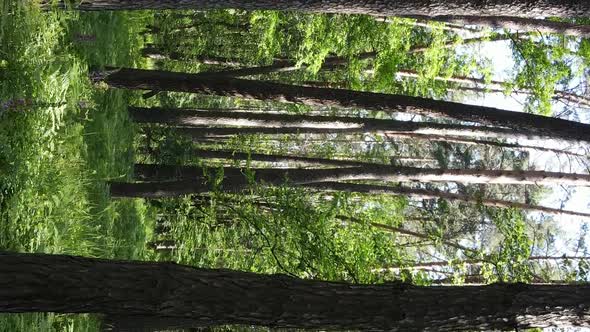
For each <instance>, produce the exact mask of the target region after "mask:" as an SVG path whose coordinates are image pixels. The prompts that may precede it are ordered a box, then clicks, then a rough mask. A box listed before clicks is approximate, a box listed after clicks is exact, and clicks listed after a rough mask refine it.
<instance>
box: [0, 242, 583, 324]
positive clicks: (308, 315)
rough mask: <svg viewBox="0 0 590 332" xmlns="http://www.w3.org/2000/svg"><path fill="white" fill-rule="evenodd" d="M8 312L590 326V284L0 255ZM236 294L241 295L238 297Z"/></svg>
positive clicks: (1, 307) (3, 305)
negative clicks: (334, 275)
mask: <svg viewBox="0 0 590 332" xmlns="http://www.w3.org/2000/svg"><path fill="white" fill-rule="evenodd" d="M0 285H1V287H0V311H1V312H11V313H20V312H58V313H100V314H105V315H112V316H129V317H133V316H145V317H154V316H155V317H170V318H179V319H191V320H194V321H195V322H202V323H203V325H205V326H207V325H221V324H247V325H262V326H270V327H284V328H307V329H326V330H336V329H339V330H364V331H460V330H502V329H504V330H507V329H515V328H519V329H520V328H523V329H524V328H530V327H545V326H566V325H575V326H590V323H589V322H590V317H589V314H590V312H589V309H588V308H590V300H589V299H590V286H588V285H525V284H494V285H489V286H469V287H460V286H457V287H436V286H434V287H418V286H412V285H408V284H403V283H393V284H382V285H351V284H346V283H332V282H323V281H314V280H302V279H296V278H292V277H288V276H285V275H259V274H254V273H247V272H238V271H230V270H209V269H196V268H191V267H186V266H180V265H176V264H173V263H147V262H129V261H109V260H100V259H93V258H82V257H72V256H59V255H45V254H16V253H2V254H0ZM236 299H239V301H236Z"/></svg>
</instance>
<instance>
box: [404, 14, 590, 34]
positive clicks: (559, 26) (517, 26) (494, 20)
mask: <svg viewBox="0 0 590 332" xmlns="http://www.w3.org/2000/svg"><path fill="white" fill-rule="evenodd" d="M415 18H419V19H428V20H433V21H438V22H444V23H451V24H458V25H461V26H464V25H480V26H488V27H492V28H495V29H509V30H516V31H537V32H540V33H552V34H562V35H568V36H576V37H588V36H590V25H587V24H575V23H569V22H557V21H548V20H540V19H535V18H523V17H510V16H459V15H450V16H435V17H421V16H416V17H415Z"/></svg>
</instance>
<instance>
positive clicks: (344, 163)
mask: <svg viewBox="0 0 590 332" xmlns="http://www.w3.org/2000/svg"><path fill="white" fill-rule="evenodd" d="M192 153H193V154H195V155H197V156H198V157H199V158H200V159H207V158H220V159H230V160H252V161H261V162H270V163H290V164H292V163H302V164H313V165H329V166H340V167H351V166H352V167H354V166H364V165H366V164H367V163H366V162H362V161H355V160H338V159H326V158H314V157H301V156H294V155H271V154H262V153H245V152H235V151H229V150H204V149H193V150H192Z"/></svg>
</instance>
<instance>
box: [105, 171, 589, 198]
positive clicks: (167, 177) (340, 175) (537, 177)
mask: <svg viewBox="0 0 590 332" xmlns="http://www.w3.org/2000/svg"><path fill="white" fill-rule="evenodd" d="M213 171H216V172H218V171H219V170H218V169H213ZM250 171H251V173H253V174H252V179H251V180H253V181H256V182H258V183H260V184H264V185H280V184H284V183H285V182H286V183H290V184H293V185H306V184H312V183H318V182H338V181H355V180H361V181H362V180H378V181H388V182H412V181H418V182H458V183H486V184H538V185H543V184H559V185H568V184H569V185H581V186H590V175H586V174H569V173H555V172H543V171H498V170H474V169H446V170H445V169H435V168H415V167H406V166H403V167H399V166H390V165H379V164H373V165H370V166H363V167H343V168H322V169H312V170H308V169H252V170H250ZM204 174H206V173H205V170H203V169H202V168H200V167H191V166H167V165H144V164H136V165H135V176H136V177H137V178H139V179H141V180H144V181H160V182H144V183H119V182H113V183H111V195H112V196H113V197H144V198H161V197H178V196H183V195H188V194H197V193H204V192H209V191H210V190H211V186H210V185H209V184H208V183H207V180H208V178H210V179H215V175H214V174H212V173H211V172H210V171H209V174H210V175H209V176H206V175H204ZM244 174H248V171H247V170H241V169H238V168H231V167H226V168H224V169H223V175H224V180H223V181H222V183H221V185H222V188H219V189H221V190H225V191H240V190H243V189H244V188H245V187H246V186H247V184H248V180H249V179H246V177H245V176H244ZM173 179H179V180H173ZM161 181H168V182H161Z"/></svg>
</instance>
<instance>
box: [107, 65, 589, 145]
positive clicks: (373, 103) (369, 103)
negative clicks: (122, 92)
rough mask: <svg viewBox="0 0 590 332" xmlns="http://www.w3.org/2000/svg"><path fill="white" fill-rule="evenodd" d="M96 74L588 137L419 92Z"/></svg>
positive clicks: (137, 72)
mask: <svg viewBox="0 0 590 332" xmlns="http://www.w3.org/2000/svg"><path fill="white" fill-rule="evenodd" d="M101 74H102V76H99V77H96V78H97V79H102V80H103V81H104V82H106V83H108V84H109V85H111V86H113V87H118V88H125V89H143V90H157V91H178V92H193V93H204V94H214V95H219V96H230V97H241V98H249V99H257V100H272V101H280V102H294V103H301V104H306V105H326V106H337V107H346V108H364V109H368V110H375V111H386V112H411V113H415V114H420V115H424V116H434V117H447V118H452V119H456V120H460V121H469V122H478V123H482V124H486V125H495V126H501V127H509V128H512V129H515V130H520V131H526V132H528V133H534V134H536V135H540V136H551V137H554V138H562V139H570V140H583V141H590V125H588V124H584V123H579V122H574V121H567V120H562V119H557V118H549V117H544V116H539V115H534V114H529V113H519V112H510V111H505V110H500V109H496V108H491V107H483V106H473V105H465V104H460V103H454V102H446V101H439V100H432V99H425V98H419V97H410V96H400V95H391V94H382V93H372V92H361V91H352V90H341V89H327V88H314V87H303V86H293V85H287V84H279V83H271V82H262V81H251V80H242V79H230V78H227V77H219V78H214V77H205V78H204V77H199V76H198V74H185V73H175V72H164V71H152V70H142V69H115V70H110V71H107V72H103V73H101Z"/></svg>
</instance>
